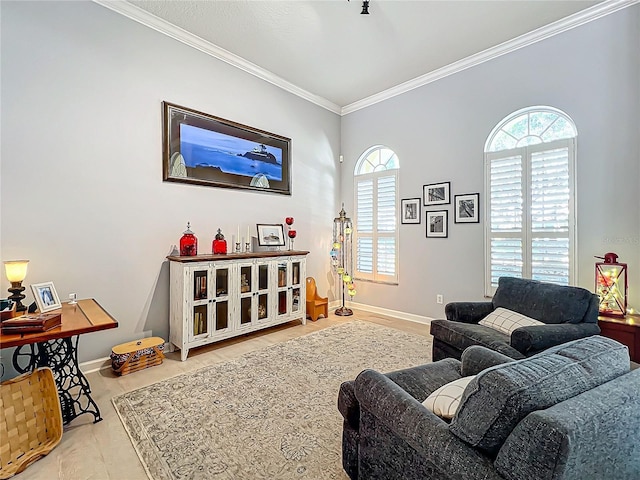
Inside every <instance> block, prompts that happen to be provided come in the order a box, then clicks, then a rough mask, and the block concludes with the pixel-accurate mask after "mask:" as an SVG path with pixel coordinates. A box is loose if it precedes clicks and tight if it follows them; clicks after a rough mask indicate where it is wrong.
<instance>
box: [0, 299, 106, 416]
mask: <svg viewBox="0 0 640 480" xmlns="http://www.w3.org/2000/svg"><path fill="white" fill-rule="evenodd" d="M55 312H60V313H61V314H62V324H61V325H60V326H59V327H56V328H52V329H51V330H47V331H46V332H39V333H25V334H20V333H14V334H8V335H7V334H2V333H0V349H2V348H10V347H18V348H16V349H15V350H14V352H13V362H12V363H13V368H14V369H15V370H16V371H17V372H19V373H25V372H30V371H33V370H35V369H36V368H38V367H50V368H51V370H53V375H54V377H55V381H56V387H57V388H58V396H59V397H60V405H61V407H62V420H63V423H64V424H65V425H67V424H69V423H70V422H71V421H72V420H73V419H74V418H76V417H78V416H80V415H82V414H85V413H88V414H91V415H93V418H94V423H96V422H99V421H100V420H102V417H101V415H100V409H99V408H98V405H97V404H96V402H95V401H94V400H93V398H91V387H90V385H89V381H88V380H87V378H86V377H85V376H84V374H83V373H82V372H81V371H80V367H79V365H78V340H79V338H80V335H83V334H86V333H91V332H98V331H101V330H106V329H109V328H117V327H118V322H117V321H116V320H115V319H113V317H111V315H109V314H108V313H107V311H106V310H104V309H103V308H102V307H101V306H100V304H98V302H96V301H95V300H94V299H86V300H78V303H76V304H70V303H64V304H62V308H61V309H59V310H54V313H55Z"/></svg>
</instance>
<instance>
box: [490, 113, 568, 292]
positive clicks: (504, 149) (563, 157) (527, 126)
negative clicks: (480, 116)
mask: <svg viewBox="0 0 640 480" xmlns="http://www.w3.org/2000/svg"><path fill="white" fill-rule="evenodd" d="M576 137H577V132H576V127H575V124H574V123H573V121H572V120H571V119H570V118H569V117H568V116H567V115H566V114H565V113H563V112H561V111H560V110H557V109H555V108H551V107H529V108H525V109H522V110H518V111H517V112H514V113H512V114H511V115H509V116H508V117H506V118H505V119H503V120H502V121H501V122H500V123H499V124H498V125H497V126H496V127H495V128H494V129H493V131H492V132H491V134H490V135H489V137H488V139H487V142H486V145H485V154H484V157H485V164H484V176H485V187H486V189H485V191H486V192H487V201H486V202H485V211H486V216H485V218H487V219H488V220H487V222H486V223H485V249H486V250H485V291H486V294H487V295H489V296H491V295H493V293H494V292H495V288H496V287H497V285H498V278H500V277H502V276H510V277H520V278H532V279H534V280H540V281H545V282H552V283H558V284H561V285H570V284H573V282H574V278H575V259H574V256H575V246H574V242H575V186H574V185H575V163H576V157H575V152H576Z"/></svg>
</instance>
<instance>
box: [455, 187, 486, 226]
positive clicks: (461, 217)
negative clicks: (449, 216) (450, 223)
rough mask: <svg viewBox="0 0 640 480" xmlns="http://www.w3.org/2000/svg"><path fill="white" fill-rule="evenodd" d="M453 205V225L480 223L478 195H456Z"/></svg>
mask: <svg viewBox="0 0 640 480" xmlns="http://www.w3.org/2000/svg"><path fill="white" fill-rule="evenodd" d="M453 204H454V206H455V210H454V222H455V223H479V222H480V212H479V209H480V194H479V193H467V194H464V195H456V196H455V197H454V201H453Z"/></svg>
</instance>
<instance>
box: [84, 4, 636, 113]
mask: <svg viewBox="0 0 640 480" xmlns="http://www.w3.org/2000/svg"><path fill="white" fill-rule="evenodd" d="M92 1H93V2H94V3H96V4H98V5H101V6H103V7H105V8H108V9H109V10H112V11H114V12H116V13H119V14H121V15H124V16H125V17H127V18H130V19H131V20H134V21H136V22H138V23H140V24H142V25H145V26H147V27H149V28H152V29H153V30H156V31H157V32H160V33H162V34H164V35H167V36H168V37H171V38H173V39H175V40H178V41H179V42H182V43H184V44H185V45H188V46H190V47H193V48H195V49H197V50H200V51H201V52H203V53H206V54H207V55H210V56H212V57H214V58H217V59H218V60H221V61H223V62H225V63H228V64H229V65H232V66H234V67H236V68H239V69H240V70H243V71H245V72H247V73H249V74H251V75H254V76H255V77H258V78H260V79H261V80H264V81H265V82H268V83H271V84H272V85H275V86H277V87H279V88H282V89H283V90H286V91H287V92H289V93H292V94H294V95H296V96H298V97H300V98H302V99H304V100H307V101H308V102H311V103H314V104H315V105H318V106H320V107H322V108H325V109H326V110H329V111H330V112H333V113H336V114H339V115H348V114H349V113H353V112H355V111H357V110H361V109H363V108H366V107H369V106H371V105H374V104H376V103H379V102H382V101H384V100H388V99H390V98H393V97H395V96H397V95H402V94H403V93H406V92H409V91H411V90H414V89H416V88H419V87H422V86H424V85H427V84H429V83H432V82H435V81H437V80H440V79H442V78H445V77H448V76H449V75H453V74H455V73H458V72H461V71H463V70H466V69H467V68H471V67H475V66H477V65H480V64H482V63H484V62H488V61H490V60H492V59H494V58H497V57H500V56H502V55H506V54H508V53H511V52H514V51H516V50H518V49H520V48H523V47H526V46H529V45H532V44H534V43H537V42H540V41H542V40H545V39H547V38H550V37H552V36H554V35H557V34H559V33H563V32H566V31H567V30H570V29H572V28H575V27H579V26H580V25H584V24H585V23H589V22H592V21H594V20H597V19H599V18H602V17H604V16H606V15H609V14H611V13H615V12H617V11H619V10H622V9H623V8H627V7H630V6H632V5H635V4H637V3H640V0H605V1H604V2H602V3H599V4H597V5H594V6H593V7H590V8H587V9H585V10H583V11H581V12H578V13H575V14H573V15H570V16H568V17H566V18H563V19H562V20H558V21H557V22H553V23H550V24H549V25H545V26H544V27H541V28H538V29H536V30H533V31H531V32H529V33H526V34H524V35H521V36H519V37H516V38H514V39H513V40H509V41H507V42H504V43H501V44H500V45H496V46H495V47H491V48H488V49H486V50H484V51H482V52H479V53H476V54H474V55H471V56H469V57H467V58H464V59H462V60H459V61H457V62H454V63H451V64H449V65H446V66H444V67H442V68H439V69H437V70H434V71H432V72H429V73H427V74H424V75H421V76H419V77H416V78H414V79H412V80H409V81H407V82H403V83H401V84H399V85H396V86H395V87H392V88H389V89H387V90H384V91H382V92H379V93H376V94H374V95H371V96H369V97H366V98H363V99H362V100H358V101H356V102H353V103H350V104H349V105H345V106H344V107H342V108H341V107H340V106H339V105H336V104H335V103H333V102H331V101H329V100H327V99H326V98H324V97H321V96H319V95H315V94H313V93H311V92H309V91H307V90H304V89H302V88H300V87H298V86H296V85H294V84H293V83H291V82H289V81H287V80H285V79H284V78H282V77H279V76H278V75H275V74H274V73H272V72H270V71H268V70H266V69H264V68H262V67H259V66H258V65H256V64H254V63H251V62H249V61H247V60H245V59H244V58H242V57H239V56H238V55H235V54H233V53H231V52H229V51H228V50H225V49H224V48H221V47H218V46H217V45H214V44H212V43H210V42H207V41H205V40H203V39H202V38H200V37H198V36H196V35H194V34H192V33H189V32H187V31H186V30H183V29H182V28H180V27H176V26H175V25H172V24H171V23H169V22H167V21H166V20H163V19H161V18H159V17H156V16H155V15H152V14H150V13H149V12H147V11H145V10H142V9H141V8H139V7H136V6H135V5H133V4H131V3H129V2H127V1H124V0H116V1H113V0H92Z"/></svg>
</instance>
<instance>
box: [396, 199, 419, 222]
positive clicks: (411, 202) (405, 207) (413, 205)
mask: <svg viewBox="0 0 640 480" xmlns="http://www.w3.org/2000/svg"><path fill="white" fill-rule="evenodd" d="M400 203H401V205H400V209H401V211H400V219H401V222H402V223H420V220H421V219H420V199H419V198H403V199H402V200H401V202H400Z"/></svg>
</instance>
